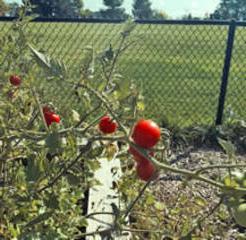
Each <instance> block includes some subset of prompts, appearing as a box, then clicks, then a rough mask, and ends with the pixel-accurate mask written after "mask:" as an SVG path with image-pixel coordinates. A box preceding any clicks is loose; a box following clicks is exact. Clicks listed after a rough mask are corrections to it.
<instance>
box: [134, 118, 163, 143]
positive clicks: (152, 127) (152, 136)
mask: <svg viewBox="0 0 246 240" xmlns="http://www.w3.org/2000/svg"><path fill="white" fill-rule="evenodd" d="M160 137H161V130H160V128H159V127H158V125H157V124H156V123H155V122H153V121H152V120H144V119H143V120H139V121H138V122H137V123H136V125H135V126H134V129H133V134H132V138H133V140H134V142H135V143H136V144H137V145H139V146H141V147H143V148H151V147H153V146H154V145H155V144H156V143H157V142H158V141H159V140H160Z"/></svg>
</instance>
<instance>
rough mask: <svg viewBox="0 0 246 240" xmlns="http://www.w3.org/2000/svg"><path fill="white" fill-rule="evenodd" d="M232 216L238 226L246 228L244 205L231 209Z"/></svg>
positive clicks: (245, 205)
mask: <svg viewBox="0 0 246 240" xmlns="http://www.w3.org/2000/svg"><path fill="white" fill-rule="evenodd" d="M232 214H233V217H234V219H235V221H236V223H237V224H238V225H240V226H242V227H246V203H241V204H240V205H238V206H235V207H233V208H232Z"/></svg>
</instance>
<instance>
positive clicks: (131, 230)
mask: <svg viewBox="0 0 246 240" xmlns="http://www.w3.org/2000/svg"><path fill="white" fill-rule="evenodd" d="M121 231H122V232H135V233H161V234H162V233H163V231H161V230H150V229H132V228H122V229H121Z"/></svg>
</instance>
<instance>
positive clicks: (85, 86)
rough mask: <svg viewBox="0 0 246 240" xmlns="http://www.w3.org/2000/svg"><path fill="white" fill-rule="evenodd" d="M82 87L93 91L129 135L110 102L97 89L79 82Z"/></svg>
mask: <svg viewBox="0 0 246 240" xmlns="http://www.w3.org/2000/svg"><path fill="white" fill-rule="evenodd" d="M79 86H80V87H82V88H85V89H87V90H88V91H89V92H91V93H92V94H93V95H94V96H95V97H96V98H97V99H98V100H99V101H100V102H102V104H103V105H104V106H105V108H106V109H107V110H108V112H109V113H110V114H111V115H112V117H113V118H114V119H115V120H116V121H117V123H118V125H119V127H120V129H121V130H122V131H123V132H124V133H125V135H126V136H127V130H126V128H125V127H124V126H123V124H122V123H121V121H120V120H119V118H118V116H117V115H116V114H115V113H114V111H113V110H112V107H111V106H110V105H109V104H108V102H107V101H106V100H105V99H104V97H102V96H101V95H100V94H99V93H98V92H97V91H96V90H94V89H93V88H91V87H90V86H88V85H86V84H79Z"/></svg>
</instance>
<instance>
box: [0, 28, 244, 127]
mask: <svg viewBox="0 0 246 240" xmlns="http://www.w3.org/2000/svg"><path fill="white" fill-rule="evenodd" d="M9 26H10V25H9V23H0V29H1V33H0V36H1V34H3V33H4V32H5V31H8V29H9ZM122 27H123V26H122V25H117V24H94V23H31V24H30V25H29V26H28V28H27V29H26V32H27V33H29V34H31V36H32V41H33V42H38V43H39V44H38V47H39V49H43V50H44V51H45V52H48V53H49V54H50V55H52V56H56V57H59V58H60V59H62V60H63V61H64V62H65V63H66V64H67V66H68V69H69V70H70V71H71V72H73V73H74V75H77V74H78V69H79V68H78V66H79V64H80V62H81V60H82V58H83V53H84V50H83V49H84V48H85V47H86V46H87V45H92V46H93V47H94V48H95V49H96V50H97V51H102V50H104V49H105V48H106V47H107V46H108V45H109V43H112V45H113V47H117V45H118V43H119V37H120V32H121V31H122ZM227 30H228V28H227V27H226V26H186V25H137V27H136V29H135V31H134V34H133V38H134V37H136V36H141V37H140V39H139V41H138V43H137V44H136V45H134V46H132V47H131V48H129V49H128V50H127V52H126V53H125V55H124V56H123V57H122V58H121V60H120V69H119V70H120V71H121V72H123V74H124V75H125V76H126V77H127V78H131V79H133V80H134V81H135V82H136V84H138V85H139V86H140V87H142V90H143V95H144V97H145V112H144V115H145V117H152V118H154V119H155V120H157V121H159V122H161V121H163V120H168V121H169V122H170V123H172V124H178V125H180V126H188V125H192V124H212V123H214V121H215V116H216V111H217V104H218V97H219V92H220V81H221V75H222V70H223V62H224V56H225V49H226V40H227ZM244 36H245V37H244ZM244 39H246V31H245V29H243V28H241V27H240V28H238V29H237V33H236V39H235V47H234V50H233V51H234V52H233V59H232V68H231V73H230V79H229V85H228V95H227V100H226V106H225V107H226V108H231V109H232V110H233V112H235V114H236V116H238V117H239V118H245V117H246V110H245V109H244V108H243V106H245V105H246V95H245V94H244V92H245V90H246V81H245V76H246V72H245V69H246V68H245V65H246V56H245V55H246V43H245V41H244Z"/></svg>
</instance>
